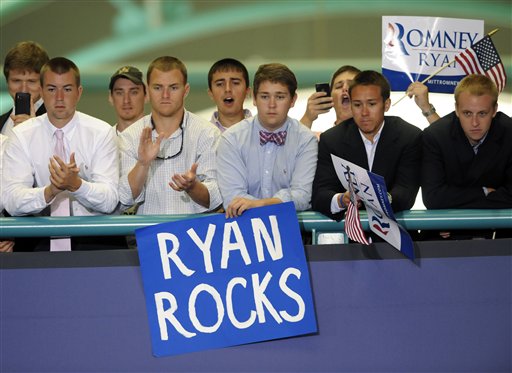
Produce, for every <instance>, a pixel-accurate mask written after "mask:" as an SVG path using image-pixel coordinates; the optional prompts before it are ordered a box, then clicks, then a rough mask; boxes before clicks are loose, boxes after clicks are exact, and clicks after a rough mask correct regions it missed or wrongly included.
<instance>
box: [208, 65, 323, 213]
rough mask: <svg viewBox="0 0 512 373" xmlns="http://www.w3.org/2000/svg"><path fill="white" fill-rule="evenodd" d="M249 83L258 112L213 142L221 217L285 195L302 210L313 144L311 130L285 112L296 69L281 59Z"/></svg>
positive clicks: (310, 173)
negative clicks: (280, 61) (292, 69)
mask: <svg viewBox="0 0 512 373" xmlns="http://www.w3.org/2000/svg"><path fill="white" fill-rule="evenodd" d="M253 87H254V88H253V89H254V98H253V100H254V105H255V106H256V108H257V109H258V114H257V115H256V116H255V117H253V118H248V119H245V120H243V121H242V122H240V123H239V124H237V125H236V126H234V127H232V128H230V129H228V130H227V131H225V132H224V133H223V135H222V137H221V139H220V141H219V145H218V147H217V168H218V184H219V187H220V191H221V194H222V199H223V204H224V209H225V210H226V217H236V216H239V215H241V214H242V213H243V212H244V211H245V210H247V209H249V208H253V207H260V206H266V205H271V204H275V203H281V202H288V201H293V202H294V204H295V208H296V209H297V210H299V211H301V210H307V209H309V208H310V206H311V188H312V183H313V177H314V174H315V170H316V161H317V152H318V144H317V140H316V137H315V135H314V134H313V132H311V131H310V130H309V129H308V128H306V127H305V126H303V125H302V124H300V123H299V121H298V120H296V119H293V118H290V117H288V111H289V110H290V108H292V107H293V105H294V104H295V101H296V99H297V94H296V90H297V80H296V78H295V75H294V74H293V72H292V71H291V70H290V69H289V68H288V67H286V66H284V65H282V64H277V63H272V64H265V65H261V66H260V67H259V68H258V71H257V72H256V74H255V77H254V83H253Z"/></svg>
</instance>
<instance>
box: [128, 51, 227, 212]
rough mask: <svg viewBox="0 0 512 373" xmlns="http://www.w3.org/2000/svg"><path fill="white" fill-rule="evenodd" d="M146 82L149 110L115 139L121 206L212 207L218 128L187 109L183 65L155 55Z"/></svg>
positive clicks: (215, 197) (191, 209)
mask: <svg viewBox="0 0 512 373" xmlns="http://www.w3.org/2000/svg"><path fill="white" fill-rule="evenodd" d="M147 83H148V95H149V101H150V103H151V114H149V115H147V116H145V117H143V118H142V119H140V120H139V121H137V122H136V123H134V124H132V125H131V126H130V127H128V128H127V129H126V130H125V131H124V132H122V133H121V136H120V137H119V149H120V159H121V179H120V184H119V197H120V201H121V204H122V205H124V206H131V205H134V204H136V203H137V204H139V208H138V210H137V214H141V215H149V214H185V213H200V212H206V211H211V210H215V209H216V208H217V207H219V206H220V205H221V197H220V192H219V189H218V186H217V171H216V162H215V148H216V145H217V140H218V137H219V135H220V131H219V130H218V129H217V128H216V127H215V126H212V125H211V123H208V122H207V121H205V120H204V119H201V118H200V117H199V116H197V115H195V114H193V113H190V112H189V111H187V110H186V109H185V107H184V100H185V97H186V96H187V94H188V92H189V90H190V86H189V85H188V83H187V69H186V67H185V65H184V64H183V62H181V61H180V60H179V59H177V58H175V57H170V56H163V57H158V58H157V59H155V60H154V61H153V62H152V63H151V64H150V65H149V67H148V72H147Z"/></svg>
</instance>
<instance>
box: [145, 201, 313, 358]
mask: <svg viewBox="0 0 512 373" xmlns="http://www.w3.org/2000/svg"><path fill="white" fill-rule="evenodd" d="M135 233H136V238H137V245H138V248H139V259H140V267H141V272H142V279H143V283H144V292H145V296H146V307H147V311H148V318H149V325H150V329H151V338H152V344H153V354H154V355H155V356H166V355H177V354H182V353H187V352H192V351H200V350H205V349H211V348H220V347H227V346H233V345H240V344H246V343H252V342H259V341H265V340H271V339H277V338H285V337H291V336H295V335H301V334H308V333H314V332H316V330H317V329H316V317H315V312H314V308H313V300H312V295H311V287H310V279H309V272H308V267H307V263H306V257H305V253H304V247H303V244H302V239H301V234H300V229H299V225H298V221H297V215H296V212H295V208H294V205H293V203H292V202H288V203H283V204H277V205H272V206H266V207H261V208H255V209H250V210H248V211H246V212H244V214H243V215H242V216H241V217H238V218H236V219H226V218H225V216H224V215H222V214H218V215H217V214H216V215H208V216H205V217H200V218H195V219H189V220H182V221H177V222H171V223H164V224H158V225H155V226H150V227H146V228H142V229H137V230H136V231H135Z"/></svg>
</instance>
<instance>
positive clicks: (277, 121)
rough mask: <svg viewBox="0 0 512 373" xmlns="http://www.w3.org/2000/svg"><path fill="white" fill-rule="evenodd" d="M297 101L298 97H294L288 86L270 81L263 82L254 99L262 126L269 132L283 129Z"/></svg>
mask: <svg viewBox="0 0 512 373" xmlns="http://www.w3.org/2000/svg"><path fill="white" fill-rule="evenodd" d="M296 99H297V95H295V96H293V97H292V96H291V95H290V92H289V91H288V87H287V86H286V85H284V84H282V83H273V82H271V81H268V80H267V81H264V82H262V83H261V84H260V86H259V88H258V92H257V93H256V96H255V97H254V105H255V106H256V107H257V109H258V118H259V120H260V123H261V125H262V126H263V127H264V128H266V129H267V130H269V131H274V130H276V129H278V128H279V127H281V126H282V125H283V124H284V122H285V121H286V119H287V117H288V111H289V110H290V109H291V108H292V107H293V105H295V100H296Z"/></svg>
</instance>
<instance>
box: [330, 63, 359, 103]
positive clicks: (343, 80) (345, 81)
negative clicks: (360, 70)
mask: <svg viewBox="0 0 512 373" xmlns="http://www.w3.org/2000/svg"><path fill="white" fill-rule="evenodd" d="M356 75H357V74H355V73H354V72H352V71H345V72H343V73H341V74H339V75H338V76H337V77H336V78H334V82H333V85H332V88H331V96H332V102H333V104H334V108H335V110H336V112H338V111H339V112H340V113H341V112H346V113H351V108H350V96H349V95H348V87H349V85H350V82H352V80H354V78H355V76H356Z"/></svg>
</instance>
